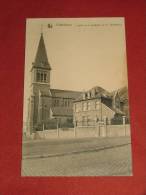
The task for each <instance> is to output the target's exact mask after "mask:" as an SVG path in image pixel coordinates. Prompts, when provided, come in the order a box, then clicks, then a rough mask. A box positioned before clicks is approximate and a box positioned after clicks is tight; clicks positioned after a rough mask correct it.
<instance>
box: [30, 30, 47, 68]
mask: <svg viewBox="0 0 146 195" xmlns="http://www.w3.org/2000/svg"><path fill="white" fill-rule="evenodd" d="M33 67H37V68H44V69H49V70H51V66H50V64H49V62H48V57H47V52H46V47H45V43H44V37H43V33H42V32H41V37H40V41H39V45H38V49H37V53H36V57H35V61H34V63H33Z"/></svg>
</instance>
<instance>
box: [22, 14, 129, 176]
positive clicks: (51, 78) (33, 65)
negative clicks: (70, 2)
mask: <svg viewBox="0 0 146 195" xmlns="http://www.w3.org/2000/svg"><path fill="white" fill-rule="evenodd" d="M25 41H26V42H25V77H24V101H23V129H22V131H23V133H22V134H23V138H22V162H21V176H28V177H29V176H42V177H44V176H132V175H133V174H132V154H131V128H130V113H129V109H130V108H129V97H128V64H127V59H126V58H127V57H126V34H125V20H124V17H105V18H102V17H101V18H100V17H98V18H38V19H36V18H34V19H33V18H28V19H27V20H26V40H25Z"/></svg>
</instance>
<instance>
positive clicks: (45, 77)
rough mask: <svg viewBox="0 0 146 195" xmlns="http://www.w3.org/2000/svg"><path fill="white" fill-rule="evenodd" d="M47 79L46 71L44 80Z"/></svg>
mask: <svg viewBox="0 0 146 195" xmlns="http://www.w3.org/2000/svg"><path fill="white" fill-rule="evenodd" d="M46 80H47V75H46V73H45V74H44V82H46Z"/></svg>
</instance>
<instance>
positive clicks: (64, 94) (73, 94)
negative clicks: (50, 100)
mask: <svg viewBox="0 0 146 195" xmlns="http://www.w3.org/2000/svg"><path fill="white" fill-rule="evenodd" d="M50 91H51V94H52V97H61V98H70V99H77V98H78V97H79V96H80V94H81V92H79V91H70V90H60V89H50Z"/></svg>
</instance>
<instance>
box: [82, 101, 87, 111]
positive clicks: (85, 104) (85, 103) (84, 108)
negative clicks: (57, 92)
mask: <svg viewBox="0 0 146 195" xmlns="http://www.w3.org/2000/svg"><path fill="white" fill-rule="evenodd" d="M86 110H87V102H84V103H83V111H86Z"/></svg>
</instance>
